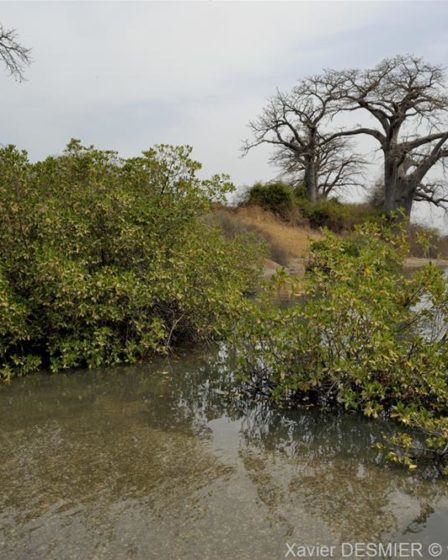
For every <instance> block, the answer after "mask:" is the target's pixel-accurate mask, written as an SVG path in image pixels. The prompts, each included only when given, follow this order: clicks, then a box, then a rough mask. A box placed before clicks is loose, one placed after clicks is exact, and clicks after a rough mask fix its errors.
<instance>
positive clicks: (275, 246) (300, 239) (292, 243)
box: [213, 206, 322, 267]
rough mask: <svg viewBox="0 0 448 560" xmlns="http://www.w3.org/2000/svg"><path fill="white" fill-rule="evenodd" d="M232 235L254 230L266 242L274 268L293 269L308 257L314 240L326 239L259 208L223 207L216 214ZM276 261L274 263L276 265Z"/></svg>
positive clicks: (220, 223) (215, 216) (223, 226)
mask: <svg viewBox="0 0 448 560" xmlns="http://www.w3.org/2000/svg"><path fill="white" fill-rule="evenodd" d="M213 221H215V222H217V223H218V224H219V225H220V226H221V227H222V228H223V230H224V232H225V234H226V235H228V236H233V235H235V234H237V233H239V232H242V231H250V232H253V233H255V234H256V235H257V236H259V237H260V238H262V239H263V240H265V241H266V243H267V245H268V249H269V257H270V263H267V264H268V265H269V264H270V266H271V267H274V266H275V264H276V263H279V264H281V265H283V266H289V265H290V264H291V261H295V260H297V259H301V258H303V257H305V256H306V255H307V254H308V252H309V249H310V245H311V243H312V242H313V241H316V240H319V239H322V235H321V233H320V232H318V231H316V230H312V229H310V228H308V227H305V226H300V227H298V226H296V225H292V224H288V223H286V222H284V221H282V220H280V219H279V218H278V217H276V216H275V215H274V214H272V213H270V212H267V211H266V210H263V209H262V208H259V207H257V206H246V207H239V208H231V207H220V208H217V209H216V210H215V212H214V214H213ZM272 261H274V262H272Z"/></svg>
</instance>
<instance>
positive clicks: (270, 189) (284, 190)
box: [245, 182, 298, 221]
mask: <svg viewBox="0 0 448 560" xmlns="http://www.w3.org/2000/svg"><path fill="white" fill-rule="evenodd" d="M245 204H247V205H249V206H259V207H260V208H263V210H267V211H268V212H272V213H273V214H275V215H276V216H278V217H280V218H282V219H283V220H287V221H292V220H294V210H297V209H296V206H295V199H294V192H293V189H292V188H291V187H290V186H289V185H287V184H286V183H281V182H278V183H266V184H263V183H256V184H255V185H254V186H253V187H251V188H250V189H249V191H248V192H247V196H246V199H245ZM296 214H297V212H296ZM297 217H298V216H296V218H297Z"/></svg>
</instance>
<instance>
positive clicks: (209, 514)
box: [0, 352, 448, 560]
mask: <svg viewBox="0 0 448 560" xmlns="http://www.w3.org/2000/svg"><path fill="white" fill-rule="evenodd" d="M230 371H231V365H230V363H229V360H228V359H227V358H226V357H225V356H224V355H223V354H222V353H221V354H220V353H219V352H208V353H202V354H200V353H195V354H191V353H190V354H188V355H181V356H179V357H178V359H177V360H171V361H160V362H158V363H155V364H152V365H145V366H139V367H128V368H117V369H111V370H98V371H95V372H91V371H90V372H77V373H76V374H71V375H57V376H43V375H42V376H35V377H29V378H25V379H23V380H19V381H16V382H14V383H13V384H12V385H11V386H9V387H6V388H5V389H2V390H1V391H0V506H1V507H0V558H2V559H8V560H10V559H26V560H32V559H39V560H41V559H44V560H51V559H58V560H59V559H72V558H73V559H74V558H76V559H78V558H79V559H83V560H84V559H128V558H129V559H131V558H136V559H145V560H150V559H167V560H168V559H169V560H171V559H183V560H186V559H192V560H200V559H206V560H208V559H210V560H213V559H229V560H240V559H241V560H243V559H250V560H252V559H254V560H255V559H256V560H265V559H266V560H268V559H269V560H273V559H274V560H275V559H277V558H278V559H281V558H285V557H289V558H292V557H293V556H292V553H290V554H289V556H287V554H288V547H287V544H286V543H288V544H289V545H290V546H292V545H293V546H295V545H301V544H304V545H313V544H317V543H319V544H320V545H323V544H328V545H333V546H335V548H334V549H333V552H332V557H335V558H339V557H340V555H341V554H342V552H341V549H340V546H341V543H344V542H348V543H354V542H367V541H372V542H379V541H381V542H385V543H387V542H389V541H391V540H393V541H396V542H417V543H422V546H423V547H424V548H423V553H424V556H423V557H425V558H429V557H430V556H428V554H427V553H426V552H425V551H426V548H425V547H427V546H428V545H429V543H432V542H439V543H441V544H442V546H444V547H446V546H447V545H448V536H447V527H448V485H447V483H446V482H443V481H440V480H438V481H436V480H430V479H423V478H417V477H415V476H411V475H409V474H408V473H407V472H406V471H403V470H401V469H396V468H393V467H387V466H384V464H383V463H382V462H381V460H380V458H379V457H378V456H377V454H376V453H375V452H374V451H372V448H371V444H372V442H373V441H374V440H375V439H376V438H377V437H378V434H379V430H380V429H387V426H379V425H378V424H374V423H369V422H367V421H364V420H362V419H359V418H358V417H351V416H334V415H329V414H325V413H319V412H316V411H309V410H308V411H307V410H300V411H295V412H292V411H288V410H281V409H278V408H275V407H273V406H272V405H268V404H266V403H264V402H250V403H247V402H246V403H244V402H243V401H241V400H238V399H235V398H234V397H230V396H229V395H228V393H227V392H226V388H225V385H224V383H225V381H226V379H227V377H228V375H229V372H230ZM294 550H295V551H296V552H297V551H298V549H297V548H295V549H294ZM347 550H349V549H347V548H346V549H345V552H347ZM445 550H446V548H445ZM444 554H445V556H442V557H446V552H445V553H444ZM307 557H314V558H318V557H320V556H319V555H317V554H314V555H308V556H307ZM349 557H351V558H354V557H355V556H349ZM415 557H419V556H415ZM358 558H359V556H358Z"/></svg>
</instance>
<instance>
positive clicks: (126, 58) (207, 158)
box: [0, 1, 448, 184]
mask: <svg viewBox="0 0 448 560" xmlns="http://www.w3.org/2000/svg"><path fill="white" fill-rule="evenodd" d="M1 7H2V16H1V21H2V23H3V24H4V25H5V26H6V27H15V28H16V29H17V30H18V31H19V33H20V38H21V41H22V42H23V44H25V45H26V46H31V47H32V49H33V52H32V54H33V58H34V61H35V62H34V64H33V65H32V67H30V68H29V69H28V71H27V78H28V81H27V82H25V83H21V84H19V83H16V82H14V81H13V80H11V79H10V78H8V77H7V75H6V74H5V73H1V74H0V85H1V91H2V94H1V96H2V100H1V101H2V102H1V103H0V122H1V127H0V142H2V143H14V144H17V145H18V146H20V147H23V148H26V149H28V151H29V152H30V155H31V157H33V158H39V157H43V156H45V155H46V154H48V153H56V152H60V151H61V150H62V149H63V147H64V145H65V143H66V142H67V140H68V139H69V138H70V137H79V138H81V139H82V140H83V141H84V142H85V143H95V144H98V145H99V146H101V147H104V148H106V147H107V148H109V147H110V148H115V149H117V150H119V151H120V152H121V153H123V154H124V155H130V154H135V153H138V152H139V151H140V150H142V149H145V148H146V147H148V146H149V145H151V144H154V143H160V142H168V143H176V144H178V143H188V144H191V145H193V147H194V149H195V152H194V153H195V155H196V157H197V158H198V159H199V160H201V161H202V162H203V164H204V170H205V172H207V173H214V172H217V171H225V172H228V173H230V174H231V175H232V177H233V178H234V180H235V182H237V183H239V184H242V183H250V182H252V181H254V180H257V179H267V178H271V177H273V176H274V175H275V173H276V171H275V170H274V169H272V168H271V167H269V165H268V163H267V160H268V155H269V152H268V150H265V149H260V150H259V151H257V152H254V153H253V154H250V155H249V156H248V157H247V158H244V159H241V158H240V153H239V147H240V145H241V141H242V140H243V139H244V138H245V136H246V135H247V128H246V125H247V122H248V120H249V119H250V118H252V117H254V116H255V115H256V114H257V112H258V111H259V110H260V108H261V107H262V105H263V103H264V99H265V98H266V97H267V96H268V95H270V94H271V93H272V92H273V91H274V90H275V88H276V87H277V86H279V87H282V88H288V87H290V86H291V85H292V84H293V83H294V81H295V80H296V79H297V78H299V77H301V76H304V75H307V74H310V73H317V72H319V71H320V70H321V69H322V68H324V67H337V68H343V67H347V66H366V65H369V64H372V63H374V62H376V61H378V60H379V59H381V58H383V57H384V56H389V55H393V54H395V53H397V52H402V53H403V52H412V53H415V54H417V55H422V56H426V57H428V58H429V59H430V60H432V61H434V62H444V61H445V60H446V59H447V55H448V41H447V39H448V31H447V29H448V28H447V27H446V24H445V22H446V21H447V17H446V16H447V15H448V4H446V3H443V2H434V3H432V2H428V1H426V2H422V3H419V2H407V3H401V2H357V3H355V2H322V3H321V2H296V3H291V2H284V3H283V2H275V3H274V2H271V3H260V2H251V3H230V2H229V3H219V2H207V3H162V2H158V3H157V2H151V3H149V2H148V3H140V2H139V3H133V2H75V3H72V2H70V3H68V2H67V3H65V2H59V3H55V2H45V3H41V2H33V3H29V2H27V3H21V2H15V3H7V2H3V3H2V4H1Z"/></svg>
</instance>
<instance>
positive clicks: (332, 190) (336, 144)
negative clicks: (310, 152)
mask: <svg viewBox="0 0 448 560" xmlns="http://www.w3.org/2000/svg"><path fill="white" fill-rule="evenodd" d="M271 162H272V163H273V164H274V165H276V166H277V167H278V168H279V169H281V171H282V176H283V177H285V179H286V180H287V181H288V182H289V183H291V184H292V185H294V186H296V185H297V186H298V185H301V184H304V183H305V179H304V166H303V163H302V162H301V161H300V160H299V158H297V155H296V154H295V152H293V151H291V150H286V149H282V148H281V147H279V148H277V149H275V152H274V154H273V155H272V157H271ZM365 164H366V161H365V159H364V158H363V157H361V156H360V155H359V154H357V153H355V152H353V151H352V145H351V143H350V142H347V139H346V138H333V139H332V140H330V141H328V142H325V141H321V143H320V144H319V149H318V150H317V154H316V169H317V180H316V191H317V193H316V194H317V198H328V196H329V195H330V194H341V193H343V192H344V191H347V190H348V189H352V188H358V187H363V173H362V169H363V166H364V165H365Z"/></svg>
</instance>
